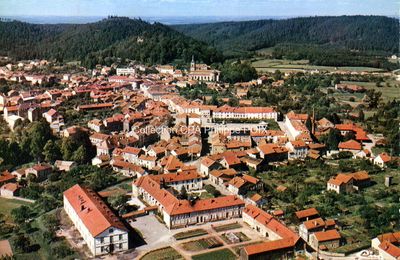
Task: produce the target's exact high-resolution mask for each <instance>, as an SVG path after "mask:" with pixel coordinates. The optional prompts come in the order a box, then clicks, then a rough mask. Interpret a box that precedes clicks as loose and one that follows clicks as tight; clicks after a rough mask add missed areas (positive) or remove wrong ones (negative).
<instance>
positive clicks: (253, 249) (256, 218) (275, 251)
mask: <svg viewBox="0 0 400 260" xmlns="http://www.w3.org/2000/svg"><path fill="white" fill-rule="evenodd" d="M243 221H244V222H245V223H246V224H248V225H249V226H250V227H251V228H252V229H254V230H255V231H256V232H257V233H259V234H260V235H261V236H263V237H266V238H268V240H270V241H267V242H263V243H259V244H255V245H248V246H245V247H244V248H243V249H242V251H241V253H240V259H246V260H252V259H271V260H272V259H281V258H284V259H288V258H291V257H294V251H295V248H296V246H297V245H298V242H299V239H300V237H299V236H298V235H297V234H296V233H295V232H294V231H292V230H291V229H289V228H288V227H286V226H285V225H284V224H283V223H281V222H280V221H278V220H277V219H275V218H274V217H273V216H272V215H270V214H268V213H267V212H265V211H263V210H261V209H260V208H258V207H256V206H253V205H247V206H246V208H245V209H244V210H243Z"/></svg>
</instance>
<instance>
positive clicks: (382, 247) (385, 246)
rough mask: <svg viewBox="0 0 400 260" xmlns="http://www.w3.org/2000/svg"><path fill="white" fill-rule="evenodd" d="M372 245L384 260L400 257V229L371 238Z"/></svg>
mask: <svg viewBox="0 0 400 260" xmlns="http://www.w3.org/2000/svg"><path fill="white" fill-rule="evenodd" d="M371 247H372V248H373V249H374V250H375V251H377V252H378V253H379V257H381V259H384V260H398V259H400V231H397V232H393V233H385V234H382V235H379V236H377V237H376V238H374V239H372V240H371Z"/></svg>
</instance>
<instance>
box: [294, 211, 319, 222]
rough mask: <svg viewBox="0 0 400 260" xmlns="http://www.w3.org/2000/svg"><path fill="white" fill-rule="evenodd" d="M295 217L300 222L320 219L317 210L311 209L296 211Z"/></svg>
mask: <svg viewBox="0 0 400 260" xmlns="http://www.w3.org/2000/svg"><path fill="white" fill-rule="evenodd" d="M295 215H296V217H297V219H298V220H300V221H307V220H310V219H315V218H318V217H319V212H318V210H317V209H316V208H309V209H303V210H300V211H296V212H295Z"/></svg>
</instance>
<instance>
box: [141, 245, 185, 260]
mask: <svg viewBox="0 0 400 260" xmlns="http://www.w3.org/2000/svg"><path fill="white" fill-rule="evenodd" d="M153 259H160V260H167V259H184V258H183V257H182V256H181V255H180V254H179V253H178V252H177V251H176V250H175V249H173V248H172V247H165V248H161V249H157V250H154V251H151V252H149V253H147V254H146V255H144V256H143V257H142V258H141V260H153Z"/></svg>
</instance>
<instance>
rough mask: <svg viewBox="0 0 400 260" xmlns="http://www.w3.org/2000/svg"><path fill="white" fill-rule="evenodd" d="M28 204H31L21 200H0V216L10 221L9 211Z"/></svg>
mask: <svg viewBox="0 0 400 260" xmlns="http://www.w3.org/2000/svg"><path fill="white" fill-rule="evenodd" d="M29 204H31V203H29V202H25V201H21V200H14V199H5V198H0V214H3V215H4V216H5V219H6V220H7V221H11V210H13V209H15V208H19V207H20V206H22V205H29Z"/></svg>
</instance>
